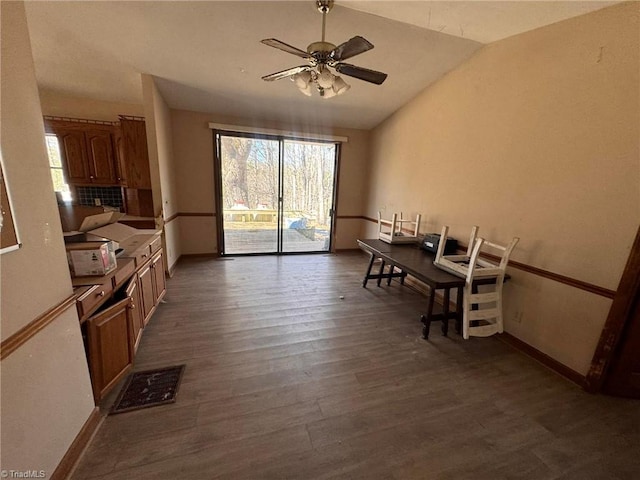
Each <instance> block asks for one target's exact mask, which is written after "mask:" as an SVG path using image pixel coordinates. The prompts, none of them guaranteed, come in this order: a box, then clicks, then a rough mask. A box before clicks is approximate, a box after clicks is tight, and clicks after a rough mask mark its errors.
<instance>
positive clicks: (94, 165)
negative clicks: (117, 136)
mask: <svg viewBox="0 0 640 480" xmlns="http://www.w3.org/2000/svg"><path fill="white" fill-rule="evenodd" d="M85 139H86V141H87V148H88V153H89V178H90V180H91V183H92V184H94V185H118V184H119V182H118V177H117V175H116V163H117V162H116V156H115V153H114V152H115V151H114V148H113V135H112V133H111V132H109V131H104V130H95V129H90V130H87V131H86V132H85Z"/></svg>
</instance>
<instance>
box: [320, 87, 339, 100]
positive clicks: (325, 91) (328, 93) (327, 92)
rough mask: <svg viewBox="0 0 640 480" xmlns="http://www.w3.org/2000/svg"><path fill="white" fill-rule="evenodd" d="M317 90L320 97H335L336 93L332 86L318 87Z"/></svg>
mask: <svg viewBox="0 0 640 480" xmlns="http://www.w3.org/2000/svg"><path fill="white" fill-rule="evenodd" d="M318 91H319V92H320V96H321V97H322V98H331V97H335V96H336V95H337V93H336V92H335V91H334V90H333V88H332V87H330V88H322V87H320V88H318Z"/></svg>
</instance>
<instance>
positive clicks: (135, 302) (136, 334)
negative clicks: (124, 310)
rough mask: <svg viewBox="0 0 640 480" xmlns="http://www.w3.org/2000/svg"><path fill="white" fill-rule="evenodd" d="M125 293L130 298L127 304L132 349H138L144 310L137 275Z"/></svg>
mask: <svg viewBox="0 0 640 480" xmlns="http://www.w3.org/2000/svg"><path fill="white" fill-rule="evenodd" d="M125 293H126V295H127V297H128V298H130V299H131V303H130V304H129V310H130V311H131V312H130V313H131V325H132V328H133V339H134V351H137V350H138V345H139V344H140V339H141V338H142V328H143V327H144V311H143V308H144V306H143V304H142V296H141V293H140V285H139V283H138V276H137V275H134V276H133V277H132V278H131V280H130V281H129V284H128V285H127V288H126V290H125Z"/></svg>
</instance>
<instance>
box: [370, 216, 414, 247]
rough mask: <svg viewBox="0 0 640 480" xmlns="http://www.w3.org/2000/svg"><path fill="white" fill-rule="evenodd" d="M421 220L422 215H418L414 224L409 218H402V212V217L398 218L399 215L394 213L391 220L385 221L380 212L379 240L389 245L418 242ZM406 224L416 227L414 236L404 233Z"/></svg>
mask: <svg viewBox="0 0 640 480" xmlns="http://www.w3.org/2000/svg"><path fill="white" fill-rule="evenodd" d="M420 218H421V215H420V214H418V215H417V216H416V220H415V222H414V221H412V220H409V219H407V218H402V212H400V217H398V214H397V213H394V214H393V215H392V216H391V220H384V219H383V218H382V213H381V212H378V238H379V239H380V240H382V241H383V242H387V243H414V242H417V241H418V235H419V232H420ZM405 223H407V224H410V225H413V226H414V232H413V235H411V234H408V233H406V232H403V231H402V227H403V225H404V224H405Z"/></svg>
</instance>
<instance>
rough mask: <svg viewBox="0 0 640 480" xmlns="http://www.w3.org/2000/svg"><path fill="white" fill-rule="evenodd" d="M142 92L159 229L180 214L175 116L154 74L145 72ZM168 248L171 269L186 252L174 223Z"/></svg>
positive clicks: (168, 233) (166, 232)
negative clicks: (174, 134)
mask: <svg viewBox="0 0 640 480" xmlns="http://www.w3.org/2000/svg"><path fill="white" fill-rule="evenodd" d="M142 94H143V99H144V104H145V117H146V120H147V121H146V129H147V143H148V146H149V166H150V167H151V184H152V187H153V205H154V212H155V217H156V224H157V226H158V227H159V228H161V227H162V226H163V225H164V221H165V220H167V219H169V218H170V217H172V216H174V215H175V214H176V213H178V201H177V194H176V188H175V177H174V174H173V172H174V170H175V165H174V161H173V136H172V129H171V115H170V112H169V107H168V106H167V103H166V102H165V101H164V98H162V95H161V94H160V92H159V91H158V89H157V88H156V84H155V82H154V79H153V77H152V76H151V75H146V74H145V75H142ZM163 246H164V251H165V255H166V262H167V267H168V268H169V269H171V268H172V267H173V265H174V264H175V262H176V261H177V259H178V258H179V257H180V255H181V254H182V247H181V244H180V233H179V231H178V229H177V225H176V224H173V222H171V223H169V224H167V225H166V226H165V230H164V245H163Z"/></svg>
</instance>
